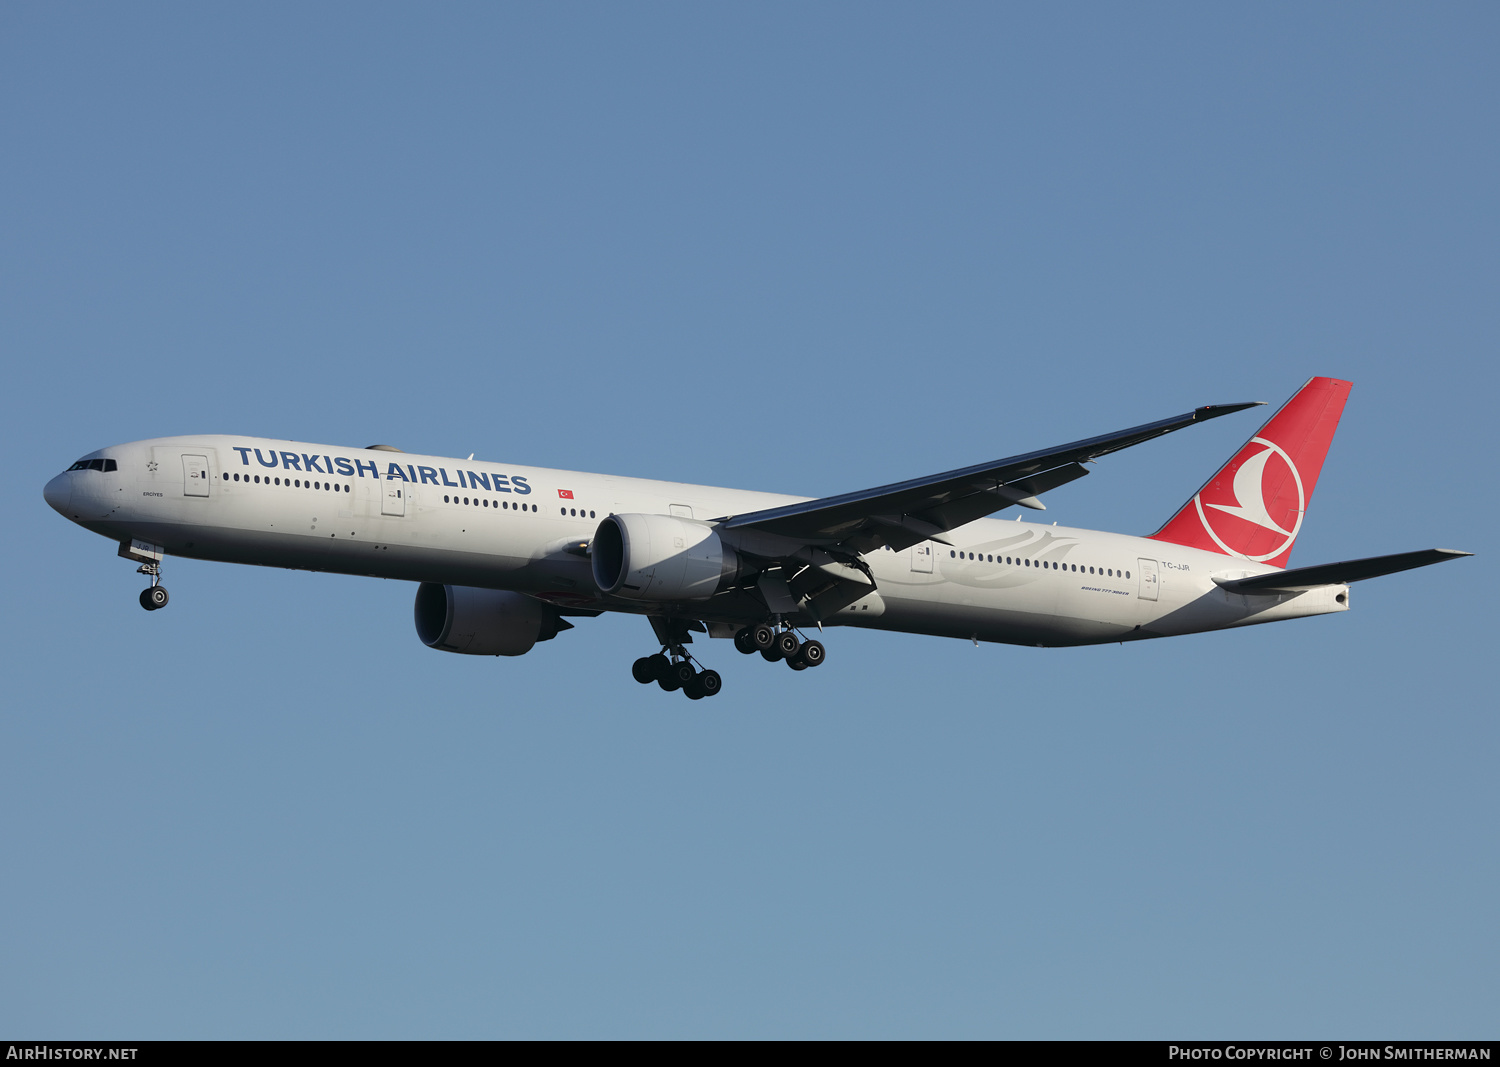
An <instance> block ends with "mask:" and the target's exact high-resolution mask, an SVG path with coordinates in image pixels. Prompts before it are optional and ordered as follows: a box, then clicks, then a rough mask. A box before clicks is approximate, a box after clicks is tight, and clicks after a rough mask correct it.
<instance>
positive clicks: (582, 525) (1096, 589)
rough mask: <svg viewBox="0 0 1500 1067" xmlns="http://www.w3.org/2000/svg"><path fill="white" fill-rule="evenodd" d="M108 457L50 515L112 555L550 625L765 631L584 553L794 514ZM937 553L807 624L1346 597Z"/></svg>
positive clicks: (1179, 609)
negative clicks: (403, 590)
mask: <svg viewBox="0 0 1500 1067" xmlns="http://www.w3.org/2000/svg"><path fill="white" fill-rule="evenodd" d="M106 457H107V458H108V459H112V460H114V461H115V466H116V468H117V469H116V470H113V471H98V470H86V469H85V470H73V471H68V472H67V473H65V474H61V475H58V477H57V478H55V479H53V481H52V482H51V483H49V485H48V487H47V499H48V501H49V502H50V503H52V505H53V507H55V508H57V510H59V511H60V512H62V513H63V514H64V515H66V516H67V517H68V518H70V519H72V520H73V521H75V522H77V523H78V524H80V525H82V526H84V527H86V528H87V529H90V530H93V531H95V532H96V533H99V534H102V535H104V536H106V537H109V538H111V539H113V540H116V541H130V540H133V539H134V540H139V541H143V542H149V543H151V544H154V545H158V546H161V547H163V548H164V549H165V550H166V552H167V554H169V555H179V556H187V557H192V558H196V559H207V560H218V561H223V562H230V563H250V564H257V565H260V566H274V567H288V568H295V569H304V570H317V571H332V572H338V573H345V574H363V575H370V576H375V577H383V578H397V579H406V580H411V581H424V582H436V583H443V584H446V585H454V586H473V587H480V588H489V589H507V590H514V591H517V592H523V593H529V594H532V595H534V596H537V597H540V598H541V599H543V600H546V601H549V602H551V603H553V604H556V605H559V606H562V607H565V608H575V609H581V610H617V611H628V612H635V613H638V614H653V615H672V616H677V617H682V618H691V619H700V620H705V621H717V622H722V623H730V624H733V623H735V622H737V621H750V620H752V619H755V618H763V617H764V616H765V614H766V609H765V606H764V603H763V602H760V601H758V600H757V599H756V598H755V597H754V596H753V594H752V593H749V592H747V591H740V590H732V591H729V592H727V593H723V594H720V595H717V596H714V597H712V598H709V599H707V600H700V601H688V602H677V603H671V604H663V603H658V602H643V601H630V600H622V599H618V598H606V597H603V596H601V594H600V592H599V589H598V587H597V586H596V585H595V582H594V578H593V574H592V570H591V566H590V562H589V559H588V557H587V555H586V554H585V550H584V548H583V546H584V544H586V543H587V542H588V541H589V540H590V539H591V538H592V537H593V534H594V531H595V529H596V528H597V527H598V525H599V521H600V520H601V519H603V518H605V517H606V516H608V515H610V514H611V513H617V514H629V513H644V514H661V515H669V514H670V515H678V516H681V517H684V518H690V519H694V520H699V521H712V520H715V519H719V518H722V517H725V516H728V515H735V514H746V513H749V512H754V511H760V510H763V509H766V508H772V507H778V506H781V505H784V504H790V503H794V502H797V501H800V500H802V499H804V498H802V497H793V496H784V495H779V494H772V493H754V492H746V491H742V490H734V489H721V488H715V487H712V486H701V485H685V484H680V483H676V482H662V481H653V480H649V479H642V478H624V477H614V476H609V475H600V474H584V473H579V472H576V471H561V470H549V469H545V468H539V467H525V466H518V465H514V464H507V463H492V462H484V461H475V460H458V459H450V458H444V457H439V456H418V455H411V454H407V453H400V452H392V451H380V450H371V449H363V448H348V447H337V446H328V445H309V444H303V443H299V442H292V441H274V440H265V439H260V438H246V437H227V436H203V437H170V438H158V439H155V440H148V441H138V442H134V443H131V444H127V445H120V446H117V447H112V448H106V449H101V450H100V451H98V452H96V453H92V454H91V457H86V458H106ZM293 461H295V462H293ZM256 479H259V480H258V481H257V480H256ZM563 494H571V496H564V495H563ZM944 540H946V541H947V542H950V543H949V544H942V543H938V542H936V541H927V542H924V543H922V544H919V545H916V546H913V547H912V548H908V549H903V550H901V551H890V550H887V549H882V550H877V551H874V552H871V553H869V554H868V555H866V556H865V560H866V562H867V563H868V565H869V567H870V570H871V574H872V575H873V577H874V580H875V585H876V589H875V591H874V592H872V593H870V594H868V595H867V596H865V597H864V598H863V599H861V600H859V601H856V602H855V603H854V604H851V605H849V606H848V607H845V608H843V609H842V610H840V611H838V612H837V613H836V614H834V615H833V616H831V617H829V618H827V619H825V620H823V621H824V624H825V625H835V624H843V625H856V626H868V627H873V628H877V629H886V630H898V631H904V632H912V633H926V634H936V635H940V636H946V637H959V638H974V639H977V640H980V641H998V642H1005V643H1010V644H1022V645H1037V646H1050V645H1079V644H1094V643H1100V642H1108V641H1125V640H1135V639H1140V638H1146V637H1163V636H1168V635H1172V634H1183V633H1193V632H1198V631H1203V630H1214V629H1221V628H1224V627H1230V626H1239V625H1245V624H1249V623H1259V622H1271V621H1274V620H1278V619H1285V618H1294V617H1299V616H1305V615H1317V614H1323V613H1326V612H1332V611H1342V610H1346V609H1347V607H1348V590H1347V587H1346V586H1327V587H1323V588H1319V589H1314V590H1311V591H1309V592H1304V593H1295V594H1293V593H1288V594H1281V595H1273V596H1265V595H1262V596H1249V597H1247V596H1242V595H1238V594H1233V593H1228V592H1225V591H1224V590H1222V589H1220V588H1219V587H1218V586H1217V585H1216V584H1215V583H1214V581H1213V578H1214V577H1215V576H1219V577H1221V578H1233V577H1242V576H1246V575H1251V574H1259V573H1264V572H1267V571H1271V570H1274V569H1275V568H1271V567H1268V566H1265V565H1264V564H1257V563H1251V562H1247V561H1244V560H1240V559H1236V558H1234V557H1230V556H1224V555H1218V554H1214V553H1208V552H1203V551H1199V550H1196V549H1191V548H1183V547H1179V546H1177V545H1173V544H1169V543H1166V542H1163V541H1157V540H1152V539H1149V538H1142V537H1132V536H1128V535H1124V534H1115V533H1104V532H1099V531H1094V530H1079V529H1072V528H1069V527H1062V526H1052V525H1045V526H1044V525H1037V524H1032V523H1025V522H1018V521H1012V520H1007V519H980V520H977V521H975V522H971V523H969V524H967V525H965V526H962V527H960V528H958V529H956V530H952V531H950V532H949V533H947V534H945V535H944Z"/></svg>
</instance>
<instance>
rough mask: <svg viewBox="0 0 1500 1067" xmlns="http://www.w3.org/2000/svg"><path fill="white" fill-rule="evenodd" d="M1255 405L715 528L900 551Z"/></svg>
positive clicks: (745, 537)
mask: <svg viewBox="0 0 1500 1067" xmlns="http://www.w3.org/2000/svg"><path fill="white" fill-rule="evenodd" d="M1256 406H1257V404H1256V403H1249V404H1218V405H1212V406H1209V407H1201V408H1198V409H1196V410H1194V411H1190V412H1188V413H1187V414H1185V415H1178V416H1176V417H1174V418H1170V419H1162V420H1161V421H1160V422H1151V423H1147V424H1145V425H1144V426H1135V427H1132V428H1131V429H1128V430H1120V431H1118V432H1117V433H1110V434H1104V435H1103V436H1100V437H1090V438H1088V439H1086V440H1083V441H1074V442H1072V443H1071V444H1066V445H1060V446H1058V447H1056V448H1048V449H1043V450H1042V451H1040V452H1028V453H1026V454H1025V455H1021V456H1011V457H1010V458H1008V459H997V460H995V461H994V462H992V463H978V464H975V465H974V466H972V467H962V468H960V469H958V470H953V471H946V472H944V473H942V474H933V475H929V476H928V477H926V478H913V479H911V480H909V481H905V482H895V483H894V484H891V485H882V486H879V487H877V488H875V489H866V490H863V491H862V492H858V493H844V494H843V495H841V496H829V497H823V498H822V499H820V500H807V501H803V502H802V503H800V504H788V505H787V506H785V507H779V508H768V509H767V510H765V511H756V512H751V513H750V514H747V515H731V516H728V517H726V518H724V519H723V520H721V521H720V529H721V530H724V531H735V534H734V535H732V536H734V537H735V540H736V541H737V542H738V543H740V544H741V545H742V546H743V547H744V548H745V549H746V550H748V551H751V552H757V553H758V554H761V555H766V556H770V557H776V556H783V555H790V554H792V553H794V552H796V551H797V550H798V549H799V548H805V547H808V546H817V547H820V548H824V549H828V548H834V549H836V550H837V551H839V552H841V553H855V554H860V553H865V552H869V551H872V550H874V549H877V548H879V547H881V546H882V545H885V546H889V547H890V548H892V549H896V550H900V549H903V548H906V547H908V546H910V545H914V544H918V543H919V542H922V541H929V540H931V541H939V542H941V541H942V534H943V533H945V532H946V531H948V530H952V529H955V528H957V527H959V526H962V525H964V524H965V523H968V522H973V521H974V520H975V519H978V518H982V517H984V516H985V515H989V514H992V513H993V512H996V511H999V510H1001V509H1002V508H1006V507H1009V506H1010V505H1012V504H1020V505H1022V506H1024V507H1032V508H1042V507H1043V505H1042V503H1041V501H1040V500H1038V499H1037V497H1039V496H1040V495H1041V494H1042V493H1045V492H1047V491H1049V490H1051V489H1056V488H1057V487H1058V486H1060V485H1064V484H1066V483H1068V482H1071V481H1073V480H1074V479H1075V478H1081V477H1083V476H1084V475H1085V474H1087V473H1088V469H1087V468H1085V467H1084V466H1082V464H1084V463H1086V462H1088V461H1089V460H1092V459H1097V458H1098V457H1100V456H1105V455H1108V454H1109V453H1111V452H1118V451H1120V449H1122V448H1129V447H1130V446H1131V445H1138V444H1140V443H1142V442H1143V441H1149V440H1151V439H1152V438H1154V437H1160V436H1162V435H1163V434H1169V433H1171V432H1173V431H1174V430H1180V429H1183V428H1184V427H1187V426H1193V425H1195V424H1197V423H1200V422H1207V421H1208V420H1209V419H1216V418H1218V417H1219V416H1220V415H1228V414H1230V413H1232V412H1235V411H1243V410H1244V409H1245V408H1249V407H1256Z"/></svg>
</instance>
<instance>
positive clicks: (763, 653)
mask: <svg viewBox="0 0 1500 1067" xmlns="http://www.w3.org/2000/svg"><path fill="white" fill-rule="evenodd" d="M760 657H761V659H763V660H765V661H766V662H767V663H775V662H776V661H777V660H779V659H780V658H781V653H780V652H777V651H776V649H774V648H763V649H761V650H760Z"/></svg>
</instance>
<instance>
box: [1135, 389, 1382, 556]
mask: <svg viewBox="0 0 1500 1067" xmlns="http://www.w3.org/2000/svg"><path fill="white" fill-rule="evenodd" d="M1352 387H1353V383H1351V382H1345V381H1340V380H1339V379H1337V378H1313V379H1311V380H1310V381H1308V383H1307V384H1306V385H1304V386H1303V387H1302V388H1301V389H1299V390H1297V393H1296V395H1295V396H1293V397H1292V398H1291V399H1290V400H1288V401H1287V402H1286V403H1285V404H1283V405H1282V406H1281V409H1280V410H1279V411H1277V412H1276V414H1274V415H1272V416H1271V417H1270V419H1268V420H1267V421H1266V424H1265V425H1264V426H1262V427H1261V428H1260V429H1259V430H1258V431H1257V432H1256V434H1255V436H1254V437H1252V438H1250V440H1249V441H1247V442H1245V445H1244V447H1243V448H1241V449H1240V450H1239V451H1238V452H1236V453H1235V455H1234V458H1233V459H1231V460H1230V461H1229V462H1228V463H1226V464H1224V466H1223V467H1222V468H1221V469H1220V470H1219V472H1218V473H1217V474H1215V475H1214V476H1213V477H1212V478H1210V479H1209V480H1208V484H1207V485H1205V486H1204V487H1203V488H1202V489H1200V490H1198V492H1196V493H1194V494H1193V498H1192V499H1191V500H1189V501H1188V502H1187V503H1186V504H1184V505H1183V506H1182V509H1181V510H1180V511H1178V512H1177V514H1176V515H1174V516H1172V518H1171V520H1170V521H1168V522H1167V524H1166V525H1165V526H1163V527H1162V528H1161V529H1160V530H1157V531H1156V533H1154V534H1152V535H1151V536H1152V537H1153V538H1154V539H1155V540H1157V541H1169V542H1171V543H1172V544H1174V545H1186V546H1187V547H1189V548H1201V549H1203V550H1205V551H1207V552H1221V553H1223V554H1224V555H1226V556H1235V557H1238V558H1239V559H1248V560H1253V561H1255V562H1256V563H1269V564H1271V565H1272V566H1273V567H1285V566H1286V564H1287V559H1288V558H1289V557H1290V556H1291V554H1292V545H1293V543H1294V542H1295V541H1296V540H1297V534H1298V532H1299V531H1300V530H1301V529H1302V519H1303V516H1304V515H1306V513H1307V508H1308V505H1309V504H1310V503H1311V502H1312V495H1313V488H1314V487H1315V486H1316V485H1317V484H1318V473H1319V472H1320V471H1321V470H1322V469H1323V457H1324V456H1326V455H1327V454H1328V446H1329V445H1330V444H1332V443H1333V432H1334V431H1335V430H1336V429H1338V425H1339V416H1341V415H1342V414H1343V413H1344V401H1346V400H1347V399H1348V398H1349V390H1350V389H1351V388H1352Z"/></svg>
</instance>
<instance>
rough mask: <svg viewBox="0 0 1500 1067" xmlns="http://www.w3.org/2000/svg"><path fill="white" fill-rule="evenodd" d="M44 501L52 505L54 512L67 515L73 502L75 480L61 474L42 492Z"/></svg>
mask: <svg viewBox="0 0 1500 1067" xmlns="http://www.w3.org/2000/svg"><path fill="white" fill-rule="evenodd" d="M42 499H43V500H45V501H47V503H48V504H51V505H52V508H53V510H55V511H58V512H60V513H62V514H64V515H66V514H67V512H68V505H69V504H70V503H72V502H73V479H72V478H69V477H68V476H67V475H66V474H59V475H58V476H57V477H56V478H53V479H52V480H51V481H50V482H48V483H47V487H46V488H45V489H43V490H42Z"/></svg>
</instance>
